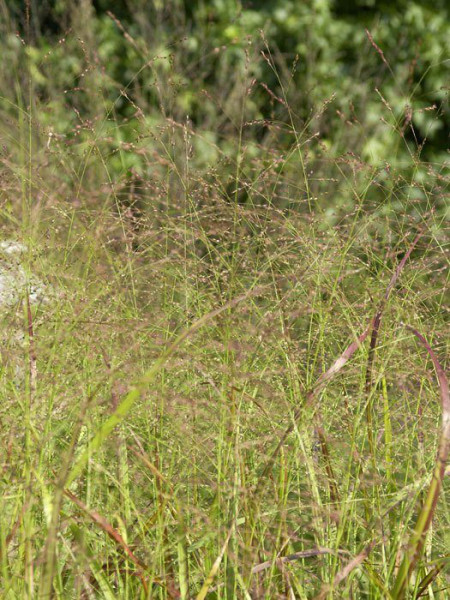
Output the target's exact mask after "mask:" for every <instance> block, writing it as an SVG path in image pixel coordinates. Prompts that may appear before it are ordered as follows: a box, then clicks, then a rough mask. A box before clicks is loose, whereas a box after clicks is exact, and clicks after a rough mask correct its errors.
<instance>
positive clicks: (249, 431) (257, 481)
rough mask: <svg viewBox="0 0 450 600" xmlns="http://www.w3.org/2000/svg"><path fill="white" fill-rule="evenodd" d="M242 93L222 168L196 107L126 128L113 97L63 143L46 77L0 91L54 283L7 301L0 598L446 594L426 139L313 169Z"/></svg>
mask: <svg viewBox="0 0 450 600" xmlns="http://www.w3.org/2000/svg"><path fill="white" fill-rule="evenodd" d="M264 60H266V61H267V60H270V58H268V55H266V56H265V58H264ZM280 84H282V81H281V79H280ZM241 91H242V95H241V102H242V104H241V113H240V116H239V123H240V125H239V127H238V129H237V131H236V132H235V133H234V134H233V136H230V139H229V140H228V142H229V147H228V148H229V149H228V150H227V151H226V152H225V151H224V150H223V148H221V147H219V146H218V145H216V146H214V145H211V152H212V151H214V155H215V156H216V157H217V162H216V164H214V165H212V166H211V165H210V166H208V168H204V167H203V166H201V165H200V166H199V163H198V162H196V152H199V148H200V147H202V146H201V145H202V144H204V143H206V142H205V135H204V133H203V132H202V131H201V130H200V131H197V130H196V127H195V126H194V125H193V124H191V123H189V122H174V120H173V119H172V118H169V117H167V116H165V117H164V119H162V121H161V124H160V126H159V127H153V126H152V125H149V123H148V121H147V120H146V119H145V118H144V116H143V112H142V111H143V109H142V110H141V113H142V114H140V113H139V112H138V111H137V112H136V123H135V126H136V128H137V130H138V131H139V136H140V137H141V138H143V139H144V140H145V144H142V143H141V142H140V141H139V140H137V141H136V143H135V144H130V145H128V146H127V145H126V144H125V142H124V141H123V140H121V139H120V136H121V121H120V118H119V117H114V114H113V112H114V111H113V110H111V109H107V110H106V111H105V113H103V114H102V115H100V118H99V119H98V120H97V122H96V123H95V124H93V123H92V122H91V121H90V120H89V119H87V118H86V119H84V117H83V116H82V115H80V122H79V129H81V130H83V136H84V137H81V138H80V139H78V138H77V136H78V133H79V129H77V131H75V132H72V134H73V136H72V137H70V136H68V137H70V139H69V140H67V139H65V138H63V137H61V138H58V137H57V136H54V137H53V136H52V137H50V138H49V137H48V136H46V135H45V131H44V132H43V129H42V127H41V121H40V119H41V114H40V112H39V111H40V110H43V108H44V107H43V106H40V105H39V98H38V96H33V89H32V87H31V88H30V89H29V92H30V98H31V100H32V101H31V102H30V106H34V108H29V107H28V108H26V106H25V104H26V103H24V102H23V103H22V104H21V103H19V102H17V104H16V105H15V107H14V106H13V109H11V106H10V105H8V107H6V108H4V110H5V111H6V112H7V111H11V110H12V113H11V112H10V114H12V117H11V118H12V119H14V118H15V119H16V120H15V121H13V122H14V127H16V128H17V129H16V130H15V129H14V127H13V131H18V133H19V135H18V138H14V136H15V135H16V134H15V133H13V132H12V131H11V130H8V129H7V126H5V129H4V132H3V135H4V137H5V139H8V140H9V141H10V143H11V144H14V143H16V142H17V148H14V149H13V150H12V151H11V152H10V154H9V155H8V156H6V157H4V159H3V163H2V164H3V167H2V169H3V179H2V183H1V186H2V187H1V211H2V212H1V219H2V228H3V232H4V234H5V237H8V238H17V239H19V240H20V241H24V242H26V243H27V244H28V246H29V248H30V251H29V254H28V256H27V257H26V259H25V264H26V268H27V269H28V270H29V272H30V273H31V272H32V273H33V274H34V275H36V276H39V277H40V278H41V279H43V280H45V281H46V282H47V284H48V285H49V286H51V287H52V289H53V295H54V300H53V301H52V303H51V304H50V305H42V306H38V307H33V306H30V303H29V302H27V295H26V294H25V295H24V297H23V298H22V299H21V301H20V302H18V303H17V306H15V307H13V308H12V309H11V310H8V311H4V314H3V317H2V318H3V323H4V328H3V331H4V333H3V334H2V335H3V362H2V371H1V374H2V377H1V388H0V393H1V396H2V401H1V409H0V417H1V422H2V447H3V449H4V451H3V459H2V488H3V493H2V498H3V501H2V511H1V516H0V556H1V574H2V580H1V584H0V585H1V594H2V597H3V598H7V599H13V598H20V599H23V598H29V599H31V598H40V599H41V598H42V599H46V598H53V597H54V598H64V599H72V598H73V599H91V598H106V599H108V598H110V599H112V598H121V599H122V598H123V599H129V600H131V599H133V600H134V599H137V598H140V599H144V598H145V599H150V598H155V599H163V598H164V599H166V598H184V599H187V598H198V599H203V598H218V599H219V598H221V599H225V598H226V599H228V600H230V599H232V598H246V599H250V598H252V599H254V598H271V599H272V598H299V599H301V600H306V599H310V598H323V599H326V598H336V597H340V598H373V599H376V598H392V599H398V598H403V597H409V598H419V597H429V598H435V599H436V598H446V597H448V586H449V575H448V570H446V569H447V564H448V558H449V556H448V550H447V548H448V542H449V539H450V538H449V518H450V515H449V509H448V503H447V501H446V497H445V493H444V492H445V491H447V490H448V483H447V482H446V481H445V478H444V473H445V462H446V460H447V455H448V443H449V439H448V438H449V434H448V418H449V417H448V413H449V410H450V408H449V405H448V403H449V400H448V384H447V381H446V377H445V373H444V368H443V366H444V365H445V350H446V347H445V345H446V342H445V338H444V332H445V326H446V322H447V313H446V309H445V304H444V292H445V289H446V286H447V285H448V280H447V278H448V275H447V273H448V271H446V267H447V266H448V247H446V243H447V239H446V231H445V223H444V220H443V216H442V215H443V212H442V210H441V208H440V205H439V204H438V203H437V202H436V201H435V194H436V190H435V189H434V188H433V187H432V185H431V181H430V182H427V185H425V184H424V185H423V186H422V187H421V192H422V194H423V195H424V196H425V199H423V198H422V199H421V202H419V201H415V200H414V199H413V198H411V196H410V195H408V193H406V194H404V193H403V191H402V190H403V187H406V186H407V185H410V184H411V185H412V183H414V182H415V180H414V174H415V172H417V170H418V169H419V166H420V167H423V166H424V165H421V164H419V158H417V157H414V160H415V161H416V162H414V161H412V170H409V171H408V170H407V169H405V170H403V171H402V170H401V169H400V168H398V169H397V170H393V172H392V173H391V174H389V173H388V174H387V175H386V173H385V174H384V177H385V179H384V180H382V181H381V183H380V179H379V177H380V173H381V171H380V170H379V171H377V172H376V173H375V172H374V170H373V169H372V168H370V167H369V166H364V165H362V164H361V165H360V169H359V171H358V170H356V171H354V172H353V175H352V173H351V171H352V169H353V168H354V166H355V165H353V166H351V160H350V159H348V157H347V158H345V161H347V160H348V161H349V162H347V163H346V162H343V161H342V160H341V159H339V158H338V157H333V156H332V155H329V156H328V158H327V159H326V160H324V161H323V162H322V164H321V165H320V162H321V161H315V160H311V162H312V163H314V164H315V165H319V166H318V168H319V173H315V174H311V172H310V169H309V168H308V164H305V156H306V155H307V154H308V152H310V151H312V149H313V148H314V144H315V142H314V140H311V139H308V131H306V129H305V130H304V131H300V130H297V129H296V127H295V124H294V123H295V120H294V118H293V117H292V109H289V111H288V113H287V119H286V123H284V124H283V127H285V128H286V130H287V131H289V133H290V135H291V136H292V139H293V140H294V142H293V143H292V145H291V147H290V149H288V151H286V148H285V146H283V145H282V144H281V143H280V145H279V146H278V147H277V146H276V145H273V146H272V145H268V144H267V145H265V144H264V143H261V144H259V146H258V144H257V143H256V142H252V140H249V139H248V138H247V137H246V135H247V134H246V130H245V127H244V123H245V110H246V105H245V102H246V97H247V88H246V86H245V85H243V87H242V90H241ZM121 97H122V98H123V97H124V96H123V95H122V96H121ZM285 98H286V97H285ZM130 102H131V101H130ZM283 102H286V100H285V99H283ZM96 106H97V104H96ZM321 110H322V109H321ZM323 110H325V108H323ZM15 111H16V115H15V117H14V112H15ZM280 126H281V125H280V123H275V122H274V123H271V124H270V123H268V124H267V127H268V128H269V130H270V132H271V133H270V136H271V138H270V139H271V140H272V142H273V144H276V142H277V136H278V132H279V127H280ZM393 135H396V133H395V131H393ZM8 136H9V137H8ZM111 136H113V137H114V138H115V139H116V141H117V140H119V141H118V143H117V145H115V146H114V145H113V146H112V145H111V144H112V143H111ZM400 141H401V140H400ZM252 143H254V144H255V147H256V146H257V147H258V154H257V155H255V154H254V153H253V150H252ZM146 144H147V146H146ZM230 149H231V150H230ZM130 154H131V155H133V154H135V155H136V156H138V157H140V160H142V161H143V164H144V167H145V169H144V173H143V174H142V171H141V172H139V170H138V169H135V170H134V171H130V170H129V169H126V168H125V167H124V170H123V173H125V176H123V177H117V173H116V171H115V170H114V168H113V167H112V166H111V165H112V162H111V161H112V159H113V158H116V157H117V156H118V157H119V158H120V160H122V161H123V162H124V165H125V163H126V161H127V160H128V159H129V155H130ZM393 160H394V158H393ZM309 166H311V165H309ZM425 166H426V165H425ZM328 170H329V171H330V172H332V173H333V177H334V178H335V181H334V182H330V186H333V188H334V189H335V190H336V194H337V196H336V204H335V205H333V204H332V203H331V204H330V201H329V200H325V198H324V197H322V196H321V190H323V187H324V185H325V186H326V185H327V183H326V177H327V171H328ZM299 173H300V175H299ZM336 178H337V179H336ZM408 178H410V180H408ZM430 178H431V175H430ZM318 180H320V181H318ZM428 183H429V185H428ZM414 184H415V183H414ZM19 190H21V192H20V193H21V196H22V199H21V201H20V202H19V201H18V200H17V196H18V195H19ZM346 192H348V196H346ZM350 198H351V199H352V200H351V201H350V200H349V199H350ZM332 208H334V212H333V214H332V213H331V212H330V210H331V209H332ZM12 330H18V331H23V332H24V333H25V341H24V343H23V344H22V345H20V346H17V344H16V342H14V341H13V338H12V337H11V335H10V332H11V331H12ZM423 347H425V352H424V351H423ZM18 364H20V365H21V367H22V369H23V373H24V374H23V375H22V376H21V377H20V378H18V377H17V365H18ZM441 365H442V366H441ZM436 374H437V378H436ZM442 414H444V427H442V426H441V421H442ZM437 448H438V449H439V454H438V458H436V452H437ZM441 488H443V490H442V489H441Z"/></svg>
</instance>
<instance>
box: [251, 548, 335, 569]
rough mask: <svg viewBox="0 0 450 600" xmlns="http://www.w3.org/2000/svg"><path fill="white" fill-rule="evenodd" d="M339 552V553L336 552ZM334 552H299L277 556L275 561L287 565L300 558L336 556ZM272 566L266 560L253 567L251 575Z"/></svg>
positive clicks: (318, 549) (325, 550)
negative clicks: (325, 555)
mask: <svg viewBox="0 0 450 600" xmlns="http://www.w3.org/2000/svg"><path fill="white" fill-rule="evenodd" d="M338 552H339V551H338ZM336 553H337V552H336V550H332V549H331V548H316V549H313V550H302V551H301V552H295V553H294V554H289V555H288V556H279V557H278V558H277V559H276V560H277V562H281V563H289V562H294V561H295V560H301V559H302V558H312V557H314V556H323V555H324V554H336ZM272 565H273V561H272V560H266V561H264V562H262V563H260V564H259V565H255V566H254V567H253V568H252V571H251V572H252V573H253V574H255V573H260V572H261V571H265V570H266V569H269V568H270V567H271V566H272Z"/></svg>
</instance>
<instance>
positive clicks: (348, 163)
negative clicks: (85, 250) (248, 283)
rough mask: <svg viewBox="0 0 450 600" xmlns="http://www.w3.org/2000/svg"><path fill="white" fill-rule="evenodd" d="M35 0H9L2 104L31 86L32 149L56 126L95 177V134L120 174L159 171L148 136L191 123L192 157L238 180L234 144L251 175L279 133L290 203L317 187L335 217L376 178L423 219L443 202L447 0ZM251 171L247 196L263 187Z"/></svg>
mask: <svg viewBox="0 0 450 600" xmlns="http://www.w3.org/2000/svg"><path fill="white" fill-rule="evenodd" d="M28 4H29V5H28V9H27V3H26V2H25V3H24V2H18V1H12V2H11V1H10V2H4V1H3V2H2V8H1V13H2V31H1V40H2V41H1V42H0V43H1V51H2V56H3V61H2V73H1V75H2V76H1V81H2V83H1V84H0V86H1V91H0V93H1V96H2V101H1V109H2V112H3V113H7V114H9V115H11V114H13V113H15V111H16V110H17V106H26V105H28V101H27V99H26V98H24V97H22V96H23V94H26V92H25V91H24V90H25V89H27V86H31V93H32V97H33V103H34V105H35V106H34V109H35V110H34V112H33V119H34V121H35V124H36V125H37V126H38V127H37V129H38V130H39V132H40V135H39V136H38V139H36V140H35V145H34V150H33V151H34V152H37V150H38V148H39V147H42V145H44V146H45V145H46V144H47V145H48V144H49V140H50V138H52V139H51V141H52V144H53V142H54V141H55V140H56V142H61V143H63V142H64V144H65V146H66V147H67V146H68V145H69V146H71V147H72V148H73V153H74V158H75V160H78V161H79V158H80V152H81V156H82V157H83V158H84V159H86V158H87V155H86V153H88V154H89V155H90V156H89V160H88V161H87V163H86V165H85V167H84V169H83V185H84V186H87V187H89V181H90V180H91V181H93V182H95V185H97V184H98V180H99V172H98V166H99V164H98V163H99V161H98V152H97V160H96V159H95V154H96V153H95V152H93V151H92V148H93V143H94V144H95V145H96V146H97V150H99V152H100V153H101V154H102V156H103V160H102V161H101V162H102V163H103V164H102V166H101V168H106V170H107V172H108V176H107V179H108V180H110V181H115V182H117V181H120V180H121V179H123V178H125V179H127V178H129V176H130V169H132V170H133V173H135V174H138V175H139V176H145V177H153V176H155V173H156V172H157V171H158V169H159V170H160V167H161V165H158V164H152V161H149V160H148V159H149V155H150V154H151V152H152V151H157V152H158V154H160V152H161V144H162V145H163V146H165V151H167V153H168V154H169V155H170V154H171V152H172V150H171V148H172V149H173V147H174V142H173V140H174V137H177V136H178V137H179V138H180V139H185V138H186V132H188V131H189V136H190V139H189V161H190V169H191V170H192V169H194V170H195V169H197V170H199V172H200V173H201V174H202V176H204V175H205V174H206V173H208V174H209V175H211V170H213V171H214V170H216V169H220V171H221V173H222V174H225V175H226V174H227V173H228V175H229V178H230V185H229V186H228V187H227V186H225V189H224V193H225V194H234V193H235V192H236V185H234V186H233V183H232V180H233V178H234V179H235V175H236V167H237V165H236V158H237V161H238V163H239V164H238V168H239V170H240V173H241V174H242V175H244V179H245V174H247V179H248V180H249V181H251V182H254V181H255V178H256V179H258V173H259V176H261V174H262V173H263V171H264V169H266V168H267V164H266V163H267V160H268V157H269V156H270V153H271V150H272V149H275V148H276V152H277V153H280V152H281V153H282V156H281V157H280V156H279V157H277V156H272V158H271V160H272V161H276V160H277V158H282V166H280V169H279V173H278V180H277V183H276V185H275V184H274V182H273V181H272V182H271V183H272V190H273V191H275V196H274V195H273V194H271V201H273V202H276V203H277V204H278V205H279V206H281V207H286V206H292V205H293V204H297V205H301V204H302V202H303V201H305V200H306V199H307V198H309V201H311V199H312V198H315V199H316V200H315V202H316V203H317V206H316V209H318V210H319V212H322V218H325V219H326V220H327V221H330V222H331V223H333V222H334V221H335V220H336V218H337V217H336V215H339V211H348V210H351V209H352V208H353V207H354V206H355V205H357V204H358V202H360V201H361V200H364V198H366V197H367V196H368V195H369V193H370V196H371V197H372V199H373V200H374V201H375V203H376V204H377V205H378V204H382V205H383V206H384V207H385V206H386V202H387V203H388V206H389V208H388V210H389V211H390V210H391V209H392V208H394V209H396V210H397V211H398V212H399V213H400V212H403V213H408V214H410V215H412V216H415V217H416V218H417V219H420V216H419V215H421V214H423V209H424V208H425V209H426V210H430V209H433V210H436V209H437V210H438V211H440V210H442V209H443V207H444V202H443V185H444V184H445V180H444V174H443V170H444V168H445V166H446V164H447V165H448V154H447V146H448V130H449V124H450V111H449V107H448V102H447V100H448V81H449V77H448V76H449V65H450V62H449V60H448V56H449V54H450V38H449V36H448V25H449V6H448V3H447V2H445V1H444V0H440V1H436V2H422V1H421V2H396V3H388V2H376V1H374V0H372V1H370V0H366V1H353V2H347V1H345V2H344V1H332V0H309V1H308V2H294V1H293V0H275V1H274V2H265V1H260V2H242V3H241V2H236V1H235V0H210V1H208V2H205V1H197V2H185V1H181V0H169V1H167V2H162V1H160V0H154V1H148V0H135V1H133V2H128V1H126V0H120V1H117V2H114V3H113V4H111V3H110V2H107V1H106V0H98V1H95V2H91V0H81V1H80V2H76V3H75V2H69V1H67V0H54V1H47V2H37V1H31V2H30V3H28ZM27 13H29V15H30V18H29V21H28V23H27ZM16 32H18V33H16ZM24 63H26V64H27V66H28V69H26V70H24V69H23V66H24ZM24 78H29V80H28V81H26V80H25V81H24V80H23V79H24ZM29 92H30V90H29ZM32 108H33V107H32ZM5 120H6V121H7V119H5ZM49 136H50V138H49ZM183 136H184V137H183ZM93 140H94V142H93ZM56 146H57V144H53V147H56ZM300 155H301V156H300ZM171 159H172V158H171ZM259 159H261V161H260V162H258V165H256V163H255V161H258V160H259ZM175 160H178V162H179V161H180V160H182V159H180V158H177V157H175ZM446 161H447V162H446ZM154 162H155V161H154ZM156 163H157V161H156ZM66 167H67V168H68V169H69V171H70V169H71V168H73V165H72V167H69V166H68V165H66ZM163 170H164V169H163ZM281 172H282V176H281ZM299 173H300V175H299ZM307 174H308V176H307ZM343 174H344V177H343V176H342V175H343ZM61 175H62V174H61ZM102 179H104V177H103V178H102ZM66 180H67V181H70V180H72V181H73V177H72V175H70V174H68V173H66ZM224 181H226V177H225V179H224V178H222V184H223V182H224ZM281 182H282V185H281ZM248 187H249V188H250V187H251V188H252V190H253V197H251V196H252V193H251V192H249V190H248V189H247V190H245V189H244V188H242V186H241V189H240V191H239V194H238V195H239V200H240V201H241V202H248V201H250V202H254V203H255V202H256V203H259V202H261V201H262V202H265V200H264V198H263V197H264V195H265V194H264V192H263V191H262V190H261V189H259V190H257V189H256V188H255V186H253V185H250V183H249V185H248ZM386 187H388V188H389V189H388V190H387V193H386ZM277 194H278V196H279V198H278V201H277V200H276V198H275V197H276V195H277ZM430 198H431V201H430ZM386 199H387V200H386ZM430 202H431V205H430ZM417 206H419V208H417ZM383 210H386V209H385V208H384V209H381V212H383Z"/></svg>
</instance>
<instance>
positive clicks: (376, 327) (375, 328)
mask: <svg viewBox="0 0 450 600" xmlns="http://www.w3.org/2000/svg"><path fill="white" fill-rule="evenodd" d="M422 235H423V232H422V231H421V232H419V233H418V234H417V236H416V237H415V239H414V241H413V242H412V244H411V245H410V247H409V248H408V250H407V252H406V254H405V256H404V257H403V258H402V260H401V261H400V262H399V263H398V265H397V268H396V269H395V272H394V274H393V275H392V277H391V280H390V281H389V285H388V286H387V288H386V291H385V293H384V297H383V299H382V300H381V302H380V305H379V307H378V310H377V312H376V314H375V316H374V318H373V321H372V334H371V338H370V347H369V356H368V359H367V369H366V393H367V394H368V393H369V392H370V388H371V385H372V366H373V361H374V357H375V349H376V346H377V340H378V334H379V331H380V325H381V318H382V316H383V311H384V308H385V306H386V303H387V301H388V300H389V296H390V295H391V292H392V290H393V288H394V286H395V284H396V283H397V280H398V278H399V277H400V274H401V272H402V271H403V269H404V267H405V265H406V262H407V261H408V259H409V257H410V256H411V253H412V251H413V250H414V248H415V247H416V245H417V242H418V241H419V240H420V238H421V237H422Z"/></svg>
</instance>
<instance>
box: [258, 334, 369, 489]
mask: <svg viewBox="0 0 450 600" xmlns="http://www.w3.org/2000/svg"><path fill="white" fill-rule="evenodd" d="M370 328H371V324H370V325H369V326H368V327H367V328H366V329H365V330H364V331H363V333H362V334H361V335H360V336H358V338H357V339H356V340H354V341H353V342H351V344H349V345H348V346H347V348H346V349H345V350H344V352H343V353H342V354H341V355H340V356H339V358H338V359H336V360H335V361H334V363H333V364H332V365H331V367H330V368H329V369H328V370H327V371H325V373H322V375H320V377H319V378H318V379H317V382H316V385H315V386H314V387H313V389H312V390H311V391H310V392H309V393H308V395H307V396H306V404H307V405H309V404H311V403H312V401H313V400H314V398H315V397H316V396H317V394H318V393H319V392H320V391H321V390H322V389H323V388H324V387H325V385H326V384H327V382H328V381H329V380H330V379H332V378H333V377H334V376H335V375H336V374H337V373H339V371H340V370H341V369H342V368H343V367H344V365H345V364H346V363H347V362H348V361H349V360H350V359H351V357H352V356H353V354H354V353H355V352H356V350H358V348H359V347H360V346H361V344H362V343H363V342H364V340H365V339H366V337H367V336H368V334H369V331H370ZM304 408H305V407H304V405H302V406H301V407H299V408H298V409H297V410H296V411H295V413H294V415H293V418H292V423H291V425H289V427H288V428H287V429H286V430H285V432H284V433H283V435H282V436H281V439H280V441H279V442H278V445H277V447H276V448H275V450H274V451H273V453H272V455H271V457H270V458H269V460H268V461H267V464H266V466H265V467H264V470H263V472H262V474H261V476H260V478H259V480H258V484H257V486H256V490H255V492H257V491H258V490H259V488H260V486H261V484H262V483H263V482H264V481H265V479H266V477H267V475H268V474H269V471H270V470H271V468H272V466H273V464H274V462H275V459H276V457H277V456H278V453H279V452H280V450H281V447H282V446H283V444H284V443H285V441H286V439H287V437H288V436H289V435H290V434H291V433H292V432H293V431H294V427H295V423H296V422H297V421H298V419H299V417H300V415H301V414H302V412H303V410H304Z"/></svg>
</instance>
